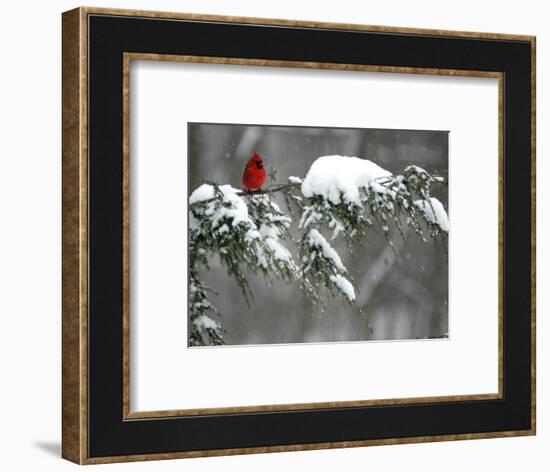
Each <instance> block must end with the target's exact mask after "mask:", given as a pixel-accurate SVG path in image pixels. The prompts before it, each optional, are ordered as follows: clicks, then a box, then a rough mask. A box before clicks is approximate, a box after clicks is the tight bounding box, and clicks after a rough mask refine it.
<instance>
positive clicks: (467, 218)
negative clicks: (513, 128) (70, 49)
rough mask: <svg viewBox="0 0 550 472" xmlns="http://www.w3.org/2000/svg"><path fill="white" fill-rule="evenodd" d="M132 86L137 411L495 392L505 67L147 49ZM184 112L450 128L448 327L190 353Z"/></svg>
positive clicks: (255, 119) (216, 118)
mask: <svg viewBox="0 0 550 472" xmlns="http://www.w3.org/2000/svg"><path fill="white" fill-rule="evenodd" d="M130 83H131V84H132V88H131V108H130V111H131V120H130V123H131V125H130V126H131V129H130V134H131V146H130V168H131V172H132V177H131V184H130V186H131V189H132V190H131V197H130V198H131V208H132V210H131V217H130V220H131V241H130V247H131V251H132V255H131V274H132V275H131V277H132V278H131V283H130V293H131V297H132V298H131V304H130V305H131V321H130V327H131V342H130V345H131V346H132V349H131V350H132V354H131V359H130V365H131V376H130V380H131V387H132V388H131V395H130V400H131V410H132V411H151V410H174V409H184V408H208V407H227V406H242V405H262V404H264V405H266V404H267V405H269V404H276V403H279V404H281V403H308V402H323V401H325V402H327V401H344V400H359V399H363V400H372V399H379V398H396V397H420V396H441V395H465V394H474V393H496V392H498V317H497V315H498V82H497V79H489V78H473V77H445V76H440V77H434V76H425V75H412V76H411V75H403V74H380V73H365V72H353V71H328V70H323V71H319V70H311V69H295V68H272V67H269V68H265V67H251V66H227V65H215V64H190V63H173V62H170V63H166V62H150V61H146V62H144V61H137V62H135V63H133V64H132V65H131V78H130ZM266 90H274V91H275V90H280V93H270V94H266V93H265V91H266ZM258 103H261V106H256V104H258ZM188 121H191V122H204V121H209V122H215V123H223V122H225V123H264V124H266V123H269V124H274V125H308V126H328V127H330V126H342V127H359V128H367V127H380V128H395V129H427V130H435V129H439V130H451V132H450V136H449V156H450V157H449V175H450V188H449V194H450V198H449V200H450V204H449V206H450V213H451V233H450V245H449V263H450V264H449V267H450V271H449V291H450V296H449V316H450V328H451V329H450V339H449V340H424V341H422V340H413V341H401V342H355V343H330V344H327V343H325V344H315V345H311V344H294V345H290V346H281V345H279V346H277V345H271V346H231V347H223V348H219V347H218V348H208V349H188V348H187V299H186V290H185V287H186V286H187V250H188V247H187V244H186V240H187V218H186V216H187V215H186V213H185V211H184V208H185V205H186V200H187V188H186V177H187V148H186V144H187V122H188ZM473 169H475V171H472V170H473ZM220 183H229V184H235V183H234V182H220ZM472 189H474V191H472ZM475 228H483V231H476V230H475ZM473 266H475V270H472V267H473ZM473 300H475V303H473V302H472V301H473ZM221 311H222V313H223V307H221ZM326 316H330V314H327V315H326ZM222 321H223V315H222ZM174 372H182V373H183V372H184V373H185V374H184V375H173V373H174ZM213 373H214V375H212V374H213ZM189 378H193V379H200V381H198V382H194V383H193V384H192V385H189V382H188V379H189ZM220 386H223V391H224V394H223V395H219V387H220Z"/></svg>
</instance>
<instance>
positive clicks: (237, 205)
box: [189, 184, 253, 228]
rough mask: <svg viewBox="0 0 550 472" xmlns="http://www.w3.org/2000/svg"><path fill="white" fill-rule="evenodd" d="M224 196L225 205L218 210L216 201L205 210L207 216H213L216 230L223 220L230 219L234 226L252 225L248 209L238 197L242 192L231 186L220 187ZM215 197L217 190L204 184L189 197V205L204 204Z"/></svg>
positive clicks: (210, 203) (208, 203) (208, 204)
mask: <svg viewBox="0 0 550 472" xmlns="http://www.w3.org/2000/svg"><path fill="white" fill-rule="evenodd" d="M218 189H219V190H220V192H221V194H222V196H223V203H224V204H223V205H221V206H219V208H216V206H217V204H216V202H215V201H211V202H207V203H206V205H207V208H206V210H205V214H206V215H211V216H212V217H211V219H212V226H213V227H214V228H216V227H217V226H218V224H219V223H220V222H221V220H222V219H223V218H228V219H230V220H233V221H232V223H231V224H232V225H233V226H237V225H238V224H239V223H245V224H248V225H250V224H252V225H253V223H252V221H251V220H250V218H249V216H248V207H247V206H246V203H245V202H244V201H243V199H242V198H241V197H239V196H238V195H237V193H239V192H240V190H238V189H236V188H234V187H232V186H231V185H220V186H219V187H218ZM214 197H215V188H214V186H213V185H210V184H202V185H201V186H200V187H198V188H197V189H196V190H195V191H194V192H193V193H192V194H191V196H190V197H189V203H190V204H191V205H192V204H194V203H198V202H204V201H206V200H210V199H212V198H214Z"/></svg>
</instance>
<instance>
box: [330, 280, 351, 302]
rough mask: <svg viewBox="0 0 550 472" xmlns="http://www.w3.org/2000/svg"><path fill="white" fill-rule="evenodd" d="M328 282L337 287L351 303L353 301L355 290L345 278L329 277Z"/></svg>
mask: <svg viewBox="0 0 550 472" xmlns="http://www.w3.org/2000/svg"><path fill="white" fill-rule="evenodd" d="M330 280H331V281H332V282H333V283H334V285H336V286H337V287H338V289H339V290H340V291H341V292H342V293H343V294H344V295H345V296H346V297H347V299H348V300H349V301H350V302H352V301H354V300H355V290H354V288H353V285H352V284H351V282H350V281H349V280H348V279H346V278H345V277H343V276H341V275H339V274H337V275H331V276H330Z"/></svg>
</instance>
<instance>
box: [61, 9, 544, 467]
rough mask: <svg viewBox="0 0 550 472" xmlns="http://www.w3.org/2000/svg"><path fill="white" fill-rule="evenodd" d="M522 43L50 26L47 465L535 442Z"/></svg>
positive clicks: (413, 33) (184, 25)
mask: <svg viewBox="0 0 550 472" xmlns="http://www.w3.org/2000/svg"><path fill="white" fill-rule="evenodd" d="M535 139H536V137H535V38H534V37H532V36H518V35H506V34H491V33H468V32H456V31H436V30H418V29H405V28H389V27H381V26H364V25H349V24H329V23H313V22H303V21H290V20H272V19H257V18H233V17H221V16H220V17H217V16H207V15H195V14H180V13H161V12H143V11H125V10H110V9H99V8H78V9H75V10H71V11H69V12H66V13H64V14H63V438H62V439H63V440H62V452H63V457H64V458H66V459H68V460H71V461H73V462H76V463H79V464H98V463H109V462H121V461H139V460H154V459H169V458H184V457H198V456H212V455H229V454H247V453H259V452H277V451H293V450H306V449H319V448H335V447H356V446H369V445H382V444H403V443H413V442H427V441H445V440H459V439H476V438H495V437H505V436H519V435H533V434H535V430H536V428H535V425H536V410H535V405H536V398H535V391H536V389H535V377H536V376H535Z"/></svg>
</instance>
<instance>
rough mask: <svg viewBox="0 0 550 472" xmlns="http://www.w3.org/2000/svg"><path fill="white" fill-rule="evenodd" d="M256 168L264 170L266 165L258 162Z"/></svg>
mask: <svg viewBox="0 0 550 472" xmlns="http://www.w3.org/2000/svg"><path fill="white" fill-rule="evenodd" d="M256 167H257V168H258V169H263V168H264V163H263V162H259V161H258V162H256Z"/></svg>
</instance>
